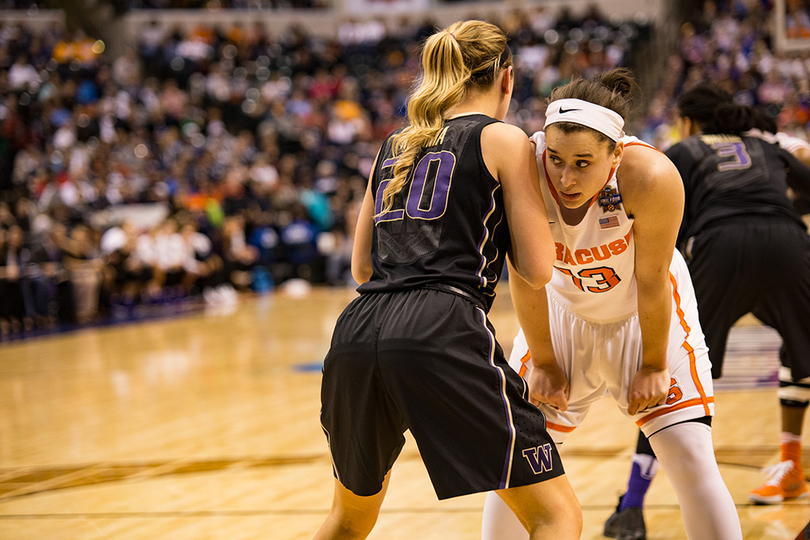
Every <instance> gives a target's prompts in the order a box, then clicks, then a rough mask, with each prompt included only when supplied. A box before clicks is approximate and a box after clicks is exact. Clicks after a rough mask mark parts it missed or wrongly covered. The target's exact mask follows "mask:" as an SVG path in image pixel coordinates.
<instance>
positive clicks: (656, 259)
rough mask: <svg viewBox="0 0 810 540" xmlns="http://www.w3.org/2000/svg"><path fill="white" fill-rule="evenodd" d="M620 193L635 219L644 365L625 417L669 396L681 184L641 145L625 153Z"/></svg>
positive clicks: (654, 152) (672, 170) (672, 169)
mask: <svg viewBox="0 0 810 540" xmlns="http://www.w3.org/2000/svg"><path fill="white" fill-rule="evenodd" d="M618 180H619V188H620V191H621V193H622V198H623V199H624V202H625V208H626V211H627V213H628V214H629V215H631V216H633V218H634V220H635V221H634V224H633V235H634V237H635V242H636V255H635V268H636V282H637V286H638V316H639V324H640V326H641V335H642V342H643V345H642V364H641V367H640V369H639V371H638V372H637V373H636V376H635V377H634V378H633V381H632V383H631V385H630V393H629V396H628V400H629V405H628V412H629V413H630V414H636V413H637V412H638V411H641V410H644V409H647V408H650V407H654V406H656V405H660V404H663V403H664V401H665V400H666V396H667V393H668V391H669V385H670V379H669V371H668V369H667V361H666V355H667V345H668V339H669V328H670V319H671V301H672V300H671V295H672V286H671V283H670V275H669V265H670V263H671V262H672V254H673V251H674V250H675V240H676V238H677V235H678V228H679V226H680V223H681V217H682V214H683V202H684V195H683V183H682V182H681V178H680V175H679V174H678V171H677V169H676V168H675V166H674V165H673V164H672V162H671V161H669V159H667V157H666V156H664V155H663V154H662V153H660V152H658V151H657V150H654V149H652V148H648V147H645V146H640V145H639V146H636V145H632V146H629V147H627V148H626V149H625V159H624V161H623V163H622V168H621V169H620V170H619V178H618Z"/></svg>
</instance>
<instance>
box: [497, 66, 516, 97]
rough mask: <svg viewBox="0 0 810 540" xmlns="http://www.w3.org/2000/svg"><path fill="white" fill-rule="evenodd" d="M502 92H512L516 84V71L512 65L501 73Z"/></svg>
mask: <svg viewBox="0 0 810 540" xmlns="http://www.w3.org/2000/svg"><path fill="white" fill-rule="evenodd" d="M500 82H501V92H503V93H504V94H509V95H511V94H512V89H513V87H514V85H515V72H514V68H513V67H512V66H507V67H506V69H504V70H503V73H501V81H500Z"/></svg>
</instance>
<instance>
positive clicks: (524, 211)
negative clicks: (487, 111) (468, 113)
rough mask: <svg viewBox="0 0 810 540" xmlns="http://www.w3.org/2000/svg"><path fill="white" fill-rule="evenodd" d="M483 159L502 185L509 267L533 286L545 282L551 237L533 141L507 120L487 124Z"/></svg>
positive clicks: (549, 269) (551, 259) (551, 260)
mask: <svg viewBox="0 0 810 540" xmlns="http://www.w3.org/2000/svg"><path fill="white" fill-rule="evenodd" d="M481 147H482V148H483V155H484V162H485V163H486V165H487V168H488V169H489V171H490V173H492V175H493V176H494V177H495V178H497V179H498V180H499V181H500V182H501V185H502V186H503V200H504V207H505V208H506V217H507V220H508V221H509V232H510V233H511V235H512V248H511V250H510V253H509V258H510V260H511V263H512V267H513V269H514V270H515V271H516V272H517V273H518V274H519V275H520V276H521V277H522V278H523V279H524V280H525V281H526V283H527V284H529V285H531V286H532V287H533V288H535V289H537V288H540V287H542V286H543V285H545V284H546V283H548V281H549V280H550V279H551V272H552V270H553V264H554V257H555V254H554V241H553V240H552V238H551V230H550V229H549V227H548V218H547V216H546V208H545V205H544V204H543V196H542V194H541V192H540V186H539V181H538V171H537V162H536V161H535V156H534V145H533V144H532V143H531V141H529V138H528V137H527V136H526V134H525V133H524V132H523V131H522V130H521V129H520V128H517V127H515V126H511V125H508V124H503V123H499V124H491V125H489V126H487V127H485V128H484V130H483V132H482V133H481Z"/></svg>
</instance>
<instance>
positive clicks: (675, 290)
mask: <svg viewBox="0 0 810 540" xmlns="http://www.w3.org/2000/svg"><path fill="white" fill-rule="evenodd" d="M669 282H670V283H672V297H673V298H674V299H675V309H676V312H677V313H678V318H679V319H680V321H681V328H683V331H684V332H686V337H685V338H683V339H684V343H686V340H687V339H689V333H690V332H691V331H692V329H691V328H689V324H688V323H687V322H686V314H684V312H683V309H681V295H680V294H678V280H676V279H675V276H673V275H672V272H670V273H669Z"/></svg>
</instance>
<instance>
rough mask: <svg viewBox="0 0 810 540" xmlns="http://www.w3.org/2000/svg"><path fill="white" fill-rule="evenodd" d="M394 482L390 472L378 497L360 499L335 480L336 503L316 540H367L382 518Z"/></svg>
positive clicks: (334, 502)
mask: <svg viewBox="0 0 810 540" xmlns="http://www.w3.org/2000/svg"><path fill="white" fill-rule="evenodd" d="M390 479H391V473H390V471H389V472H388V474H386V475H385V480H384V481H383V485H382V489H381V490H380V492H379V493H377V494H375V495H370V496H368V497H360V496H359V495H355V494H354V493H352V492H351V491H349V490H348V489H346V488H345V487H344V486H343V484H341V483H340V481H338V480H337V478H336V479H335V494H334V497H333V499H332V509H331V510H330V511H329V515H328V516H327V517H326V521H324V522H323V525H321V528H320V529H319V530H318V532H317V533H315V537H314V540H344V539H345V540H350V539H352V540H353V539H363V538H366V537H367V536H368V535H369V533H371V530H372V529H373V528H374V524H375V523H377V517H378V516H379V515H380V506H381V505H382V502H383V499H384V498H385V493H386V491H387V490H388V482H389V480H390Z"/></svg>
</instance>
